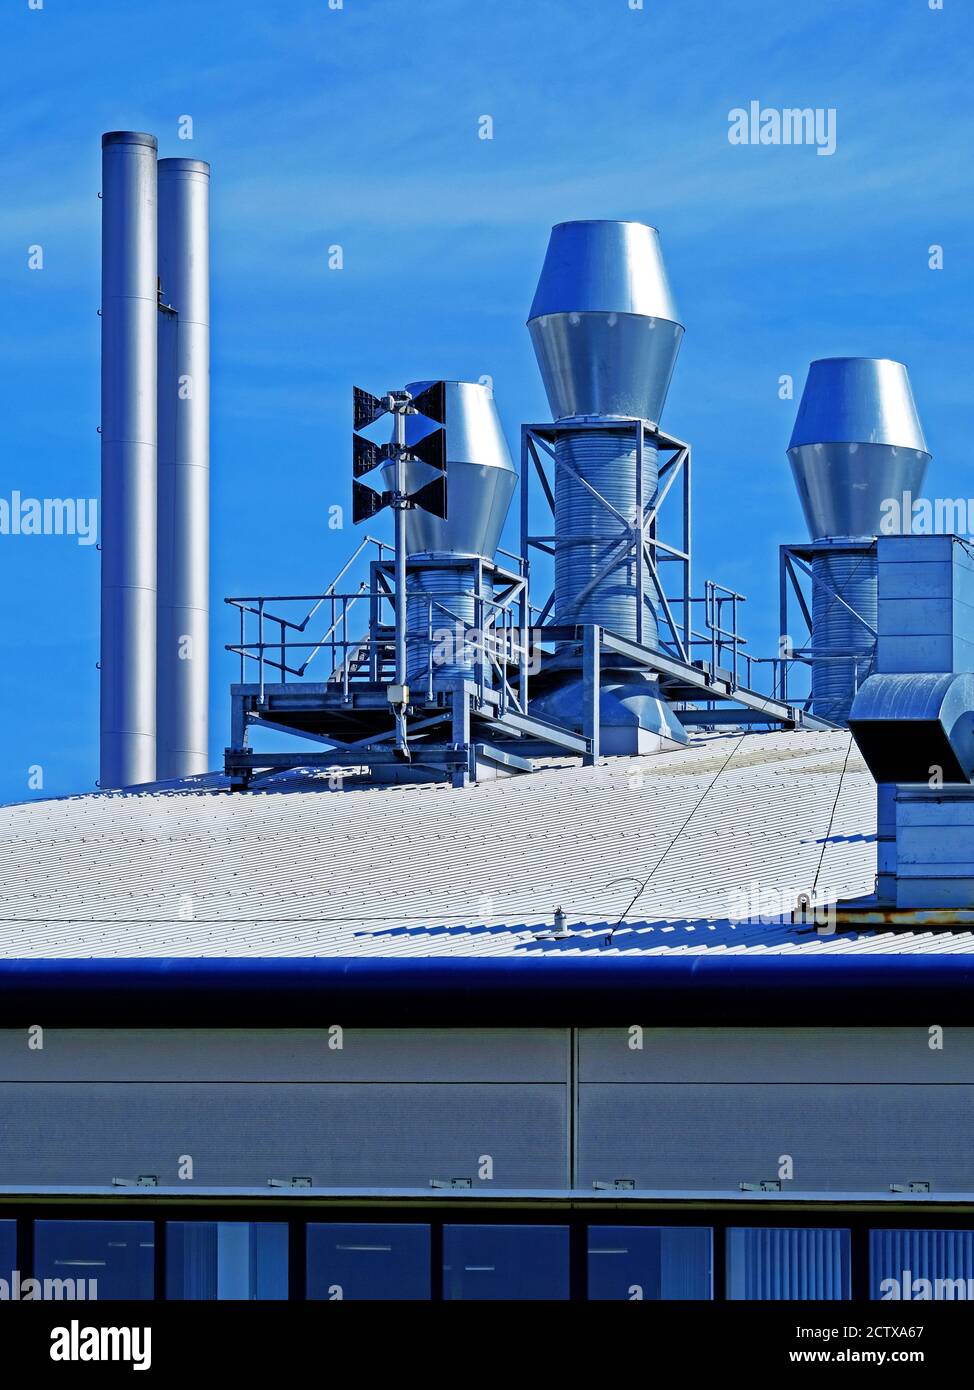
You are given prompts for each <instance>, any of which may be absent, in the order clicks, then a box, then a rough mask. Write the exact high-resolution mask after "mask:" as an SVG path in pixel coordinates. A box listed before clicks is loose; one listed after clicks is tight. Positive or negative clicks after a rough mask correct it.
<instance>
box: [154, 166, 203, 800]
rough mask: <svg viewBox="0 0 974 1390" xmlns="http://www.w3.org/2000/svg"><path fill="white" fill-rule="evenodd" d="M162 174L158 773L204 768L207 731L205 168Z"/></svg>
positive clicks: (163, 170)
mask: <svg viewBox="0 0 974 1390" xmlns="http://www.w3.org/2000/svg"><path fill="white" fill-rule="evenodd" d="M158 169H159V277H160V280H161V287H162V303H163V306H166V307H164V308H163V310H162V312H160V314H159V324H158V331H159V366H158V400H159V489H158V497H159V512H158V603H157V613H158V627H157V667H156V736H157V749H156V776H157V777H158V778H159V779H160V780H165V779H168V778H178V777H191V776H194V775H196V774H198V773H202V772H206V770H207V767H208V758H207V742H208V732H209V714H208V696H209V621H210V615H209V606H210V604H209V555H210V283H209V197H210V166H209V165H208V164H205V163H203V162H202V161H201V160H198V159H161V160H160V161H159V165H158Z"/></svg>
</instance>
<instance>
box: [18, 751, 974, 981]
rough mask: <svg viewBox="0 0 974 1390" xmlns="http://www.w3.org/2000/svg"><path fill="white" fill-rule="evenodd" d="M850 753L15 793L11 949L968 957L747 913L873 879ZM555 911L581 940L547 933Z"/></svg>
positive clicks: (863, 795)
mask: <svg viewBox="0 0 974 1390" xmlns="http://www.w3.org/2000/svg"><path fill="white" fill-rule="evenodd" d="M848 751H849V736H848V734H845V733H809V732H800V733H799V732H796V733H749V734H747V735H744V736H743V737H742V736H741V734H740V733H729V734H723V735H710V736H702V737H698V738H695V739H694V741H693V743H692V744H691V746H690V747H689V748H686V749H681V750H678V751H674V752H670V753H666V754H662V755H659V756H656V757H646V758H641V759H640V758H613V759H608V760H606V761H605V762H604V763H603V764H602V765H600V766H599V767H597V768H583V767H580V766H578V765H577V764H571V765H569V764H564V765H552V766H550V767H547V768H545V769H544V770H541V771H538V772H536V773H535V774H533V775H531V776H521V777H515V778H512V779H509V780H503V781H497V782H485V783H481V784H479V785H477V786H474V787H470V788H467V789H464V790H462V791H454V790H452V789H451V788H448V787H446V786H440V785H437V786H415V785H409V786H401V787H381V788H380V787H360V788H353V787H352V786H351V785H348V786H347V787H346V789H345V790H344V791H342V790H338V789H336V788H333V787H329V785H328V782H327V779H324V778H322V777H321V776H320V775H318V776H315V775H313V774H307V775H296V774H289V775H287V776H281V777H278V778H277V779H276V780H275V781H274V782H273V783H270V784H268V786H267V788H266V789H265V790H254V791H251V792H248V793H242V794H241V793H236V794H230V793H229V792H227V791H226V790H225V788H224V787H223V785H222V782H221V779H219V778H216V777H214V778H210V779H206V785H205V786H204V787H199V786H196V787H192V788H188V787H187V788H181V789H175V790H174V789H171V788H170V789H166V790H155V791H148V792H142V793H129V794H120V793H96V794H91V795H87V796H80V797H72V798H65V799H62V800H56V801H41V802H28V803H23V804H21V805H17V806H10V807H6V808H2V809H0V843H2V845H3V857H4V874H3V879H4V883H3V889H2V904H3V906H2V912H0V916H2V919H3V920H2V921H0V956H3V957H24V956H30V957H64V956H137V955H143V956H181V955H189V956H210V955H227V956H264V955H267V956H315V955H341V956H347V955H361V954H369V955H380V956H400V955H409V956H415V955H450V954H459V955H493V954H498V955H510V954H522V953H531V954H537V953H543V952H548V951H558V952H562V951H569V952H589V951H613V952H627V951H639V952H641V953H654V952H655V953H661V952H665V953H672V952H676V951H679V952H689V953H694V952H748V953H757V952H774V953H782V952H801V953H816V954H818V953H822V952H849V951H855V952H857V953H862V952H880V953H888V952H917V951H933V952H952V951H961V952H969V951H972V950H974V934H972V933H970V932H940V931H919V930H918V931H917V932H913V933H911V932H903V931H898V932H895V933H893V932H883V931H859V932H851V933H850V932H841V933H838V934H836V935H831V936H829V935H819V934H817V933H816V932H815V931H814V930H811V929H807V928H804V929H803V928H795V927H793V926H791V925H790V924H788V925H783V924H782V923H781V922H780V921H764V922H762V921H754V920H750V921H739V920H736V919H737V917H738V916H739V915H740V912H741V910H742V909H741V902H742V898H741V894H742V893H743V894H744V895H746V896H747V897H748V898H749V899H750V900H751V902H752V904H754V905H756V907H757V910H758V912H759V913H762V914H763V915H764V916H765V917H766V918H768V917H771V918H774V917H777V916H778V915H779V913H780V912H781V911H782V910H787V908H788V907H789V906H790V903H791V900H792V898H793V896H794V894H796V893H798V892H802V891H807V890H808V889H810V888H811V886H812V884H813V882H814V881H815V878H816V874H818V885H819V890H820V892H821V891H822V890H828V891H829V893H830V894H831V895H835V896H843V897H846V896H855V895H857V894H862V893H866V892H868V891H869V890H870V889H871V887H872V883H873V875H874V872H875V853H876V850H875V787H874V784H873V781H872V778H871V777H870V776H869V774H868V772H867V771H866V769H865V767H864V766H863V764H862V762H861V761H860V759H859V758H858V755H857V754H856V752H855V749H854V748H853V750H852V752H851V755H850V756H849V758H848V765H847V766H846V768H845V775H844V776H843V767H844V765H845V762H846V757H847V753H848ZM729 754H732V755H733V756H731V757H730V761H729V762H728V763H727V765H726V766H724V763H725V761H726V760H727V758H728V755H729ZM840 783H841V789H840ZM837 797H838V800H836V798H837ZM833 808H834V815H833ZM684 822H688V823H687V824H686V825H685V827H684ZM830 823H831V828H830ZM681 827H684V828H683V829H682V830H681ZM678 832H680V833H678ZM820 865H821V868H820V867H819V866H820ZM654 866H655V871H654ZM647 878H649V882H648V883H647V884H646V887H645V890H644V891H643V892H642V893H641V895H640V896H639V899H638V902H637V903H636V904H635V905H634V906H633V908H632V910H631V912H630V913H629V917H628V919H627V921H626V922H625V923H623V924H622V925H620V926H619V927H618V928H617V929H616V930H615V931H614V932H613V933H612V936H611V939H610V937H609V933H610V930H611V928H612V926H613V924H615V923H616V922H617V921H618V919H619V917H620V915H621V914H623V913H624V912H625V910H626V907H627V904H628V903H629V902H630V900H631V899H632V898H633V896H634V894H635V893H636V892H637V889H638V887H639V883H640V882H644V881H645V880H646V879H647ZM762 894H763V895H765V896H764V898H763V900H762V898H761V895H762ZM557 907H561V908H562V909H563V910H564V912H565V914H566V920H567V927H568V931H569V935H568V936H567V937H565V938H563V939H553V938H551V937H550V936H549V937H544V935H543V933H544V932H545V930H546V927H547V929H548V930H549V931H550V924H551V922H552V919H553V913H554V910H555V909H556V908H557Z"/></svg>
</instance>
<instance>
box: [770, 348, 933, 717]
mask: <svg viewBox="0 0 974 1390" xmlns="http://www.w3.org/2000/svg"><path fill="white" fill-rule="evenodd" d="M788 459H789V461H790V463H791V469H792V473H793V474H794V478H795V483H796V486H797V488H798V495H799V498H800V500H801V504H802V510H803V511H804V513H805V520H806V522H807V524H808V530H809V534H810V537H811V539H812V541H813V542H814V543H815V551H816V553H815V554H814V555H813V556H812V561H811V567H812V577H813V593H812V618H813V625H812V626H813V633H812V710H813V712H814V713H815V714H818V715H821V716H822V717H823V718H825V719H830V720H833V721H834V722H835V723H840V724H842V723H845V722H846V720H847V719H848V717H849V710H850V709H851V707H852V701H853V699H854V698H855V694H856V691H857V690H858V688H859V686H860V685H861V684H862V682H863V681H864V680H865V679H866V677H867V676H868V675H869V673H870V671H871V670H872V662H873V654H874V651H875V645H876V638H875V632H876V623H877V616H878V610H877V592H878V576H877V567H876V548H875V545H874V544H873V537H875V536H876V535H877V534H878V533H879V531H880V525H881V521H882V516H883V503H884V501H886V500H887V499H895V501H896V502H897V504H901V503H902V500H903V497H904V494H912V495H913V496H916V495H917V494H918V493H919V492H920V490H921V489H922V487H923V482H924V478H925V477H926V472H927V465H928V464H929V462H930V453H929V451H928V449H927V444H926V440H925V439H924V436H923V430H922V428H921V426H920V420H919V417H918V415H917V409H916V405H915V403H914V400H913V392H912V390H911V389H910V379H909V376H908V374H907V370H906V367H905V366H904V365H903V364H902V362H892V361H890V360H888V359H887V358H874V357H829V358H823V359H821V360H819V361H817V362H813V363H812V364H811V366H810V367H809V369H808V380H807V381H806V383H805V390H804V392H803V394H802V399H801V404H800V405H799V408H798V416H797V419H796V420H795V428H794V430H793V432H792V436H791V443H790V445H789V447H788ZM902 521H903V524H904V525H905V526H908V525H909V521H910V518H909V516H906V517H903V518H902ZM856 540H859V541H861V542H862V544H861V545H858V546H857V545H855V544H850V542H853V541H856Z"/></svg>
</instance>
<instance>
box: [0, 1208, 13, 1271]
mask: <svg viewBox="0 0 974 1390" xmlns="http://www.w3.org/2000/svg"><path fill="white" fill-rule="evenodd" d="M16 1268H17V1223H16V1221H0V1279H6V1281H7V1284H8V1286H9V1285H10V1284H11V1283H12V1276H13V1272H14V1270H15V1269H16Z"/></svg>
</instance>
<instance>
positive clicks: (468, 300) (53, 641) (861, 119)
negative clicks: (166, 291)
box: [0, 0, 974, 800]
mask: <svg viewBox="0 0 974 1390" xmlns="http://www.w3.org/2000/svg"><path fill="white" fill-rule="evenodd" d="M35 3H36V0H35ZM629 3H630V0H529V3H528V2H526V0H476V2H475V0H344V5H343V8H342V9H340V10H333V9H330V8H329V4H328V0H262V3H254V0H206V3H205V4H200V3H199V0H165V3H163V0H137V2H136V0H86V2H85V3H81V2H80V0H44V3H43V8H42V9H40V10H35V9H31V8H29V3H28V0H5V3H4V5H3V9H2V14H0V63H2V75H3V97H2V101H3V109H4V122H3V124H4V140H3V142H2V146H0V168H2V179H0V186H2V187H3V189H4V197H3V200H2V204H0V290H2V303H3V306H4V313H3V333H2V336H0V367H2V378H0V379H2V386H0V401H2V406H3V426H4V431H3V434H4V439H3V456H2V457H3V470H2V478H0V496H4V497H9V495H10V493H11V491H12V490H14V489H19V490H20V491H21V492H22V493H23V494H24V495H31V496H40V497H44V496H52V497H66V496H72V497H74V496H85V497H88V496H95V495H97V492H98V477H99V449H98V435H97V432H96V430H97V425H98V415H99V362H98V350H99V326H98V325H99V321H98V318H97V309H98V305H99V274H100V268H99V204H98V199H97V194H98V189H99V184H100V174H99V167H100V136H101V133H102V131H104V130H113V129H121V128H128V129H138V130H148V131H152V132H154V133H155V134H156V135H157V136H158V137H159V144H160V154H161V155H164V156H167V155H185V156H192V157H196V158H201V159H207V160H209V161H210V162H211V164H212V166H213V182H212V215H213V240H212V254H213V451H212V464H213V496H212V503H213V518H212V527H213V548H212V612H213V664H212V677H213V678H212V715H211V749H212V758H213V763H214V765H215V766H216V765H218V764H219V762H220V754H221V750H222V748H223V746H224V744H225V743H226V741H227V732H228V731H227V718H228V698H227V686H228V683H229V681H230V680H231V679H232V678H233V675H234V663H233V661H232V659H231V658H230V657H229V656H227V655H226V654H225V653H224V652H223V644H224V643H225V642H227V641H229V640H231V639H232V637H233V635H234V634H233V630H232V626H231V624H230V622H229V611H228V610H227V609H225V607H224V605H223V603H222V599H223V596H224V595H225V594H230V593H255V592H262V591H263V592H278V593H280V592H311V591H317V590H318V589H320V588H321V587H323V585H324V583H325V582H326V581H327V580H328V579H330V578H331V576H332V575H333V573H334V572H335V571H336V569H337V568H338V566H339V565H340V564H341V563H342V561H343V559H344V557H345V555H346V553H347V552H348V551H350V549H351V548H352V546H353V545H354V543H355V540H356V536H355V533H354V531H353V529H352V527H351V524H350V521H349V524H348V525H347V527H346V529H345V530H344V531H337V532H336V531H331V530H329V529H328V526H327V518H328V508H329V507H330V506H331V505H333V504H335V503H340V504H345V505H346V506H347V503H348V500H349V462H348V437H349V429H350V409H349V396H350V388H351V385H352V383H353V382H355V383H357V384H360V385H363V386H366V387H369V388H371V389H375V390H384V389H388V388H389V387H391V386H393V385H396V384H399V383H402V382H404V381H406V380H411V379H416V378H431V377H436V376H448V377H466V378H473V379H476V378H478V377H480V376H481V375H482V374H484V373H487V374H489V375H490V376H491V377H492V378H493V380H494V383H495V391H496V395H497V400H498V405H499V408H500V411H501V416H502V419H503V421H504V424H505V427H506V429H507V433H508V438H509V440H510V442H511V444H512V447H514V445H515V443H516V440H517V438H518V429H519V424H520V422H521V421H524V420H544V419H546V418H548V413H547V407H546V403H545V398H544V393H543V391H542V388H541V383H540V379H539V377H538V373H537V369H536V366H535V363H534V359H533V354H532V352H531V348H530V343H529V339H528V335H527V332H526V330H525V327H524V320H525V317H526V313H527V310H528V307H529V305H530V303H531V298H532V293H533V290H534V285H535V281H536V278H537V273H538V269H539V267H540V264H541V260H542V257H543V255H544V250H545V245H546V241H547V236H548V231H549V228H550V226H551V224H552V223H554V222H557V221H562V220H566V219H569V218H575V217H609V218H615V217H619V218H633V219H639V220H643V221H648V222H652V223H653V224H655V225H657V226H658V227H659V228H660V229H661V233H662V237H663V247H664V253H665V256H666V261H667V265H668V269H669V273H670V279H671V282H672V284H673V288H674V293H675V295H676V298H677V302H678V304H679V306H680V309H681V312H682V317H683V321H684V322H685V324H686V325H687V333H686V338H685V340H684V345H683V348H682V351H681V355H680V358H679V361H678V363H677V368H676V373H675V376H674V381H673V386H672V389H671V392H670V396H669V400H668V404H667V408H666V411H665V414H664V418H663V424H664V426H665V427H666V428H668V429H669V430H671V431H672V432H673V433H675V434H677V435H679V436H680V437H682V438H684V439H688V440H690V441H691V442H692V444H693V447H694V469H695V483H696V485H695V495H694V513H695V515H694V520H695V550H696V554H695V570H696V584H695V588H696V589H697V591H698V592H699V591H701V588H702V580H703V578H704V577H706V576H709V577H713V578H717V579H719V580H721V581H722V582H723V583H726V584H729V585H732V586H734V587H736V588H738V589H740V590H741V591H743V592H744V593H746V594H747V595H748V598H749V602H748V604H747V605H746V606H745V610H744V611H745V615H746V627H747V631H748V635H749V637H750V639H751V642H752V646H753V648H754V649H755V650H757V651H764V652H767V653H770V652H772V651H773V650H774V649H775V648H776V645H777V591H776V586H777V546H778V545H779V544H780V543H782V542H786V541H800V540H802V539H804V528H803V523H802V518H801V513H800V510H799V507H798V503H797V499H796V497H795V495H794V491H793V486H792V482H791V478H790V473H789V469H788V465H787V461H786V458H785V454H784V450H785V447H786V445H787V442H788V436H789V433H790V429H791V424H792V421H793V417H794V412H795V409H796V406H797V399H796V401H782V400H780V399H779V396H778V380H779V377H780V376H782V375H783V374H786V373H787V374H791V375H792V376H793V377H794V379H795V389H796V397H797V394H798V393H799V392H800V390H801V385H802V382H803V380H804V374H805V370H806V367H807V364H808V362H809V361H810V360H811V359H812V358H815V357H821V356H834V355H847V354H848V355H853V354H864V355H875V356H889V357H896V358H900V359H902V360H904V361H906V362H907V363H908V365H909V368H910V372H911V376H912V380H913V386H914V392H915V394H916V397H917V401H918V405H919V408H920V413H921V417H922V419H923V423H924V426H925V429H926V432H927V437H928V440H929V442H930V445H931V447H932V449H933V452H934V456H935V457H934V462H933V464H932V465H931V474H930V490H931V491H932V492H936V494H937V495H944V496H963V497H967V496H974V472H972V470H971V467H970V443H969V436H970V433H971V424H972V413H971V408H970V407H971V397H972V386H971V383H972V380H974V360H972V359H974V346H972V334H971V329H970V319H971V308H972V305H974V293H972V290H974V286H972V271H971V264H972V261H971V252H972V246H971V241H972V225H974V220H972V216H971V214H972V202H974V190H972V172H971V170H972V164H971V154H970V152H971V149H972V146H974V139H972V136H974V129H972V127H974V117H972V112H974V101H972V98H971V95H970V65H971V55H972V53H974V20H972V16H971V7H970V6H969V5H968V4H967V3H966V2H965V0H943V8H942V9H940V10H931V9H930V6H929V0H843V3H841V4H836V3H835V0H801V3H797V2H796V0H738V3H735V4H733V5H731V4H723V3H719V2H718V0H644V5H643V8H642V9H641V10H640V9H637V10H632V9H630V8H629ZM755 100H756V101H760V102H761V103H762V105H763V106H766V107H767V106H775V107H785V106H788V107H795V106H797V107H805V106H811V107H826V108H828V107H834V108H835V110H836V113H837V116H836V122H837V148H836V152H835V154H834V155H832V156H825V157H823V156H819V155H817V154H816V151H815V150H814V148H809V147H773V146H757V147H750V146H749V147H743V148H742V147H737V146H734V145H731V144H730V143H729V142H728V138H727V133H728V113H729V111H730V110H731V109H732V108H735V107H741V106H747V105H748V103H749V102H751V101H755ZM485 114H489V115H490V116H492V117H493V121H494V138H493V140H490V141H486V140H481V139H479V138H478V119H479V117H481V116H482V115H485ZM185 115H189V116H191V117H192V119H193V133H194V138H193V140H192V141H191V142H190V141H181V140H180V139H178V129H179V120H180V117H182V116H185ZM336 243H337V244H340V245H341V246H342V247H343V251H344V268H343V269H342V270H341V271H334V270H329V268H328V248H329V246H331V245H333V244H336ZM933 244H938V245H942V246H943V247H944V268H943V270H940V271H933V270H930V269H929V268H928V247H929V246H931V245H933ZM35 245H40V246H42V247H43V248H44V268H43V270H41V271H37V270H33V271H32V270H29V269H28V247H30V246H35ZM507 540H508V542H513V541H514V540H515V535H514V532H513V531H512V530H510V528H509V532H508V535H507ZM98 584H99V575H98V554H97V551H96V550H95V549H94V547H84V546H79V545H77V544H76V543H75V541H74V540H73V539H72V538H66V537H54V536H51V537H30V538H28V537H9V536H0V585H2V588H0V594H2V599H0V615H2V616H0V713H2V717H3V729H4V755H3V758H2V760H0V800H21V799H25V798H28V797H31V796H39V795H51V794H59V793H64V792H71V791H82V790H86V789H88V788H90V787H91V786H92V785H93V783H94V780H95V778H96V777H97V756H98V676H97V671H96V669H95V663H96V661H97V659H98ZM38 765H39V766H40V767H41V768H42V769H43V787H42V788H38V789H34V790H32V789H31V788H30V787H29V785H28V776H29V771H28V770H29V769H30V768H31V767H36V766H38Z"/></svg>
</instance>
